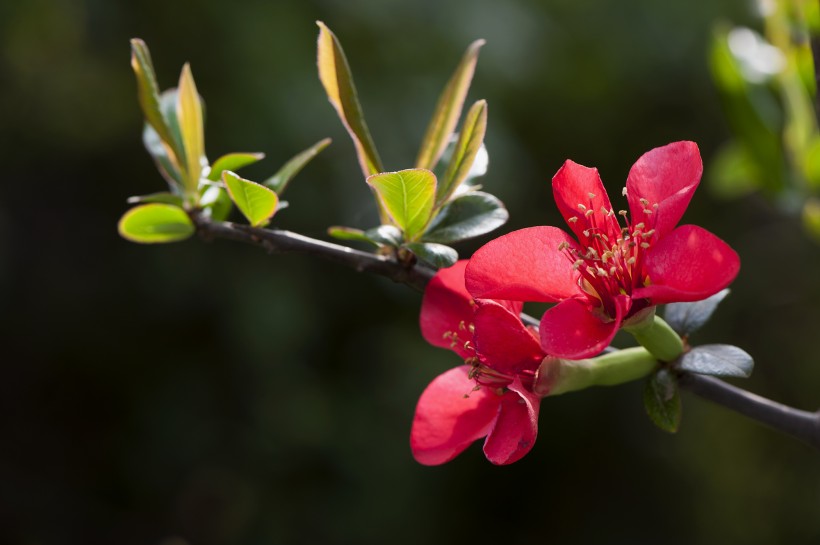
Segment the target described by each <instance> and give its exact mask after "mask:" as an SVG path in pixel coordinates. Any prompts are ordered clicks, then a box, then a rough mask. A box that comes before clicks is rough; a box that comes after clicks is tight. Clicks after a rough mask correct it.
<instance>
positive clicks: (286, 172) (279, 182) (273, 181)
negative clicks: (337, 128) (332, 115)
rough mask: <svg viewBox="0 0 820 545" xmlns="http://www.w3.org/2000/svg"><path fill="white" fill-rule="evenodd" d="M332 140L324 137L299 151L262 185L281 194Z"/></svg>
mask: <svg viewBox="0 0 820 545" xmlns="http://www.w3.org/2000/svg"><path fill="white" fill-rule="evenodd" d="M330 142H331V140H330V138H324V139H322V140H319V141H318V142H316V143H315V144H313V145H312V146H311V147H309V148H308V149H306V150H305V151H303V152H300V153H298V154H297V155H295V156H294V157H293V158H291V159H290V160H289V161H288V162H287V163H285V164H284V165H283V166H282V168H280V169H279V172H277V173H276V174H274V175H273V176H271V177H270V178H268V179H267V180H265V181H264V182H262V185H266V186H268V187H269V188H271V189H273V190H274V191H275V192H276V194H277V195H281V194H282V193H283V192H284V191H285V188H286V187H287V186H288V183H289V182H290V181H291V180H292V179H293V177H294V176H296V175H297V174H299V171H301V170H302V169H303V168H305V165H307V164H308V163H309V162H310V161H311V160H312V159H313V158H314V157H316V156H317V155H318V154H319V152H321V151H322V150H323V149H325V148H326V147H327V146H328V145H329V144H330Z"/></svg>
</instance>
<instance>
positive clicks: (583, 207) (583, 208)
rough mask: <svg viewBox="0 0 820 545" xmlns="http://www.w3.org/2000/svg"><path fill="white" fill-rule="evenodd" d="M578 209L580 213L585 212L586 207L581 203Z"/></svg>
mask: <svg viewBox="0 0 820 545" xmlns="http://www.w3.org/2000/svg"><path fill="white" fill-rule="evenodd" d="M644 206H649V205H644ZM578 208H579V209H580V210H581V211H584V210H586V209H587V207H586V206H584V205H583V204H581V203H578Z"/></svg>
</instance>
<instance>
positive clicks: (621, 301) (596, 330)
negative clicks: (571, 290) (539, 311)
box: [539, 297, 629, 360]
mask: <svg viewBox="0 0 820 545" xmlns="http://www.w3.org/2000/svg"><path fill="white" fill-rule="evenodd" d="M615 302H616V305H615V306H616V309H617V316H616V317H615V319H614V320H610V321H604V320H603V319H602V318H601V317H600V316H599V315H598V314H597V313H594V312H593V309H591V308H590V306H589V304H588V303H587V302H586V301H584V300H583V299H567V300H566V301H562V302H561V303H558V304H557V305H555V306H554V307H552V308H551V309H549V310H547V312H545V313H544V316H543V318H541V326H540V328H539V331H540V333H541V348H543V349H544V352H546V353H547V354H550V355H552V356H556V357H558V358H566V359H570V360H580V359H583V358H590V357H592V356H596V355H598V354H600V353H601V351H602V350H603V349H604V348H606V347H607V346H608V345H609V343H610V342H612V337H614V336H615V333H616V332H617V331H618V328H619V327H621V321H622V320H623V316H624V315H625V314H626V311H627V310H628V306H629V300H628V299H626V298H624V297H616V298H615Z"/></svg>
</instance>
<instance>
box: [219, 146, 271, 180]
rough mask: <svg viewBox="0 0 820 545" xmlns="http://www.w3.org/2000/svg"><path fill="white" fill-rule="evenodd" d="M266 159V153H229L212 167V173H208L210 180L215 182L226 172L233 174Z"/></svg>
mask: <svg viewBox="0 0 820 545" xmlns="http://www.w3.org/2000/svg"><path fill="white" fill-rule="evenodd" d="M264 158H265V154H264V153H228V154H225V155H223V156H222V157H220V158H219V159H217V160H216V161H214V164H213V165H211V171H210V172H209V173H208V179H209V180H213V181H214V182H215V181H217V180H219V179H221V178H222V173H223V172H224V171H226V170H230V171H232V172H234V171H237V170H239V169H240V168H242V167H246V166H248V165H252V164H254V163H255V162H257V161H261V160H262V159H264Z"/></svg>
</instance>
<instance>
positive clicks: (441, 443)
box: [410, 261, 545, 465]
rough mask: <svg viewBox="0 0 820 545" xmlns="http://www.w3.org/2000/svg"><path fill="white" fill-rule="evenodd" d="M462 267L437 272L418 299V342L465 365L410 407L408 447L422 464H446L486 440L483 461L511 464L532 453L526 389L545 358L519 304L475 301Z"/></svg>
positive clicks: (532, 405) (533, 406) (536, 399)
mask: <svg viewBox="0 0 820 545" xmlns="http://www.w3.org/2000/svg"><path fill="white" fill-rule="evenodd" d="M466 265H467V262H466V261H459V262H458V263H456V264H455V265H453V266H452V267H450V268H448V269H442V270H440V271H439V272H438V273H436V276H435V277H434V278H433V280H431V281H430V283H429V284H428V286H427V289H426V290H425V292H424V299H423V301H422V306H421V320H420V322H421V331H422V334H423V335H424V338H425V339H426V340H427V341H428V342H429V343H430V344H433V345H435V346H440V347H443V348H449V349H450V350H452V351H453V352H455V353H457V354H458V355H459V356H461V357H462V358H463V359H464V363H465V364H464V365H461V366H459V367H456V368H454V369H451V370H449V371H447V372H445V373H443V374H441V375H439V376H438V377H437V378H435V379H434V380H433V382H431V383H430V385H429V386H427V388H426V389H425V390H424V393H422V394H421V398H420V399H419V402H418V405H417V406H416V414H415V417H414V418H413V428H412V430H411V432H410V447H411V449H412V451H413V457H414V458H415V459H416V460H417V461H418V462H419V463H422V464H425V465H438V464H443V463H444V462H448V461H450V460H452V459H453V458H455V457H456V456H457V455H458V454H460V453H461V452H462V451H463V450H464V449H466V448H467V447H468V446H469V445H470V444H471V443H472V442H473V441H476V440H478V439H481V438H482V437H485V436H486V437H487V439H486V440H485V441H484V454H485V455H486V456H487V459H488V460H490V461H491V462H492V463H494V464H510V463H512V462H515V461H516V460H518V459H520V458H521V457H522V456H524V455H525V454H526V453H527V452H529V451H530V449H531V448H532V445H533V443H534V442H535V437H536V434H537V432H538V409H539V404H540V396H538V395H536V394H534V393H533V392H532V387H533V380H534V377H535V371H536V370H537V369H538V366H539V365H540V364H541V362H542V361H543V359H544V356H545V355H544V352H543V351H542V350H541V346H540V344H539V342H538V339H537V337H536V336H535V335H534V334H533V333H532V332H531V331H530V330H529V329H527V328H526V327H525V326H524V324H523V323H522V322H521V319H520V318H519V313H520V312H521V306H522V305H521V303H512V302H509V301H493V300H483V301H473V299H472V298H471V297H470V294H469V293H467V289H466V288H465V286H464V269H465V267H466Z"/></svg>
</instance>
